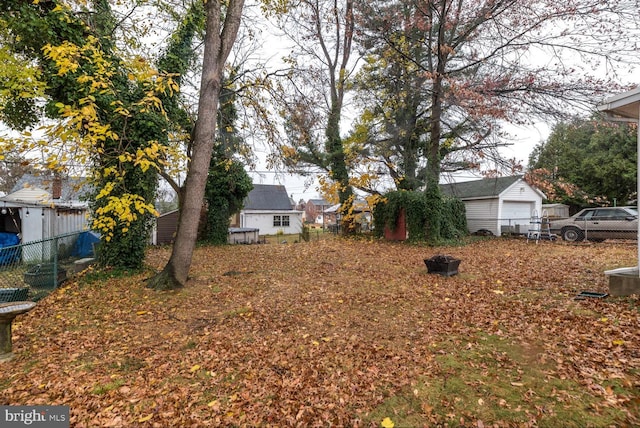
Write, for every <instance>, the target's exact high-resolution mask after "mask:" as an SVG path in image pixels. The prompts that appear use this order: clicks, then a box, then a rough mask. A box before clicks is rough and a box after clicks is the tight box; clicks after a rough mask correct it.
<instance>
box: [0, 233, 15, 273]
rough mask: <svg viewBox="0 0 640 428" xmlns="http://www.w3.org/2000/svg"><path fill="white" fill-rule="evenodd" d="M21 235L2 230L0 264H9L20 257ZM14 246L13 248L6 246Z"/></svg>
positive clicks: (0, 235)
mask: <svg viewBox="0 0 640 428" xmlns="http://www.w3.org/2000/svg"><path fill="white" fill-rule="evenodd" d="M19 244H20V237H19V236H18V235H17V234H16V233H9V232H0V264H1V265H8V264H10V263H13V262H15V261H17V260H18V259H19V258H20V247H16V245H19ZM6 247H13V248H6Z"/></svg>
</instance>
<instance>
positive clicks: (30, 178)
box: [12, 174, 91, 201]
mask: <svg viewBox="0 0 640 428" xmlns="http://www.w3.org/2000/svg"><path fill="white" fill-rule="evenodd" d="M61 184H62V189H61V190H62V193H61V195H60V200H63V201H80V200H84V199H86V197H87V196H88V195H89V194H90V192H91V188H90V186H89V185H88V184H86V182H85V179H84V178H81V177H65V178H63V179H62V183H61ZM29 187H33V188H38V189H42V190H44V191H46V192H48V193H49V194H50V195H51V194H52V193H53V179H52V178H51V177H48V176H44V175H35V174H24V175H23V176H22V177H20V179H19V180H18V181H17V182H16V185H15V186H13V189H12V192H17V191H19V190H21V189H23V188H29Z"/></svg>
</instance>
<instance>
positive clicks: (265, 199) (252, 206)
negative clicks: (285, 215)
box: [243, 184, 293, 211]
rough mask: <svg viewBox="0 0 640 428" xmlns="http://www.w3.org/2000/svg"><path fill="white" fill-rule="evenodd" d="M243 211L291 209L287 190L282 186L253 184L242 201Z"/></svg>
mask: <svg viewBox="0 0 640 428" xmlns="http://www.w3.org/2000/svg"><path fill="white" fill-rule="evenodd" d="M243 209H244V210H278V211H281V210H285V211H289V210H292V209H293V205H292V204H291V200H290V199H289V195H288V194H287V189H286V188H285V187H284V186H282V185H273V184H254V185H253V190H251V191H250V192H249V194H248V195H247V197H246V198H245V199H244V208H243Z"/></svg>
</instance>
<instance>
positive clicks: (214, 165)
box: [204, 146, 253, 245]
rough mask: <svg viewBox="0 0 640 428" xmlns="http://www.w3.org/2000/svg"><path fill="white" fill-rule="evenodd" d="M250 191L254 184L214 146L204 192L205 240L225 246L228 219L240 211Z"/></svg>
mask: <svg viewBox="0 0 640 428" xmlns="http://www.w3.org/2000/svg"><path fill="white" fill-rule="evenodd" d="M251 189H253V182H252V180H251V177H249V175H248V174H247V172H246V171H245V170H244V166H243V165H242V164H241V163H240V162H238V161H236V160H234V159H229V158H228V157H227V156H226V155H225V154H224V151H223V149H222V147H221V146H218V147H216V151H215V152H214V153H213V156H212V158H211V168H210V169H209V178H208V180H207V187H206V190H205V200H206V201H207V223H206V225H205V228H204V241H206V242H208V243H211V244H216V245H220V244H226V243H227V236H228V233H229V222H230V218H231V216H232V215H234V214H236V213H238V212H239V211H240V210H241V209H242V202H243V201H244V198H245V197H246V196H247V195H248V194H249V192H250V191H251Z"/></svg>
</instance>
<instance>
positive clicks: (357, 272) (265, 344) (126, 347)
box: [0, 239, 640, 428]
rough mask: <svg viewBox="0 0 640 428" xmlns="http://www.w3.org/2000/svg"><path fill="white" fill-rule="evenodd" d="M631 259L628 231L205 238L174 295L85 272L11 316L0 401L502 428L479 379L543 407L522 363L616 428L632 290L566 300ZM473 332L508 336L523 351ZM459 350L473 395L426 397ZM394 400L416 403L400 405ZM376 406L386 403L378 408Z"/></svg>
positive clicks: (91, 414)
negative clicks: (304, 239)
mask: <svg viewBox="0 0 640 428" xmlns="http://www.w3.org/2000/svg"><path fill="white" fill-rule="evenodd" d="M437 254H447V255H451V256H453V257H455V258H458V259H460V260H462V262H461V264H460V268H459V274H458V275H455V276H452V277H443V276H440V275H434V274H428V273H427V269H426V267H425V264H424V259H426V258H429V257H432V256H434V255H437ZM168 257H169V250H168V249H163V248H158V249H151V250H150V251H149V253H148V260H147V262H148V264H149V265H150V266H151V267H152V268H153V269H158V270H159V269H161V268H162V267H163V266H164V264H165V263H166V260H167V259H168ZM635 258H636V249H635V243H631V244H629V243H624V242H623V243H608V242H607V243H600V244H593V245H568V244H564V243H562V242H540V243H538V244H535V243H532V242H529V243H527V242H526V241H525V240H502V239H491V240H483V241H478V242H475V243H472V244H469V245H466V246H460V247H449V248H431V247H422V246H412V245H407V244H397V243H388V242H369V241H366V240H343V239H333V240H326V241H318V242H310V243H301V244H283V245H274V244H268V245H241V246H225V247H200V248H198V249H197V250H196V253H195V255H194V262H193V265H192V269H191V278H190V281H189V283H188V286H187V287H186V288H185V289H183V290H180V291H176V292H154V291H152V290H149V289H147V288H145V285H146V283H145V280H146V279H148V278H149V276H150V275H151V274H152V273H150V272H147V273H146V274H140V275H136V276H132V277H128V278H123V277H120V278H107V277H106V276H104V277H103V278H104V279H101V280H95V279H94V280H89V277H86V278H83V277H79V278H76V279H73V280H71V281H69V282H67V283H65V285H64V286H63V287H62V288H60V289H58V290H56V291H55V292H54V293H52V294H51V295H50V296H48V297H47V298H46V299H44V300H42V301H40V302H39V303H38V305H37V306H36V308H35V309H34V310H32V311H31V312H29V313H28V314H25V315H21V316H20V317H19V318H17V319H16V321H15V322H14V328H13V351H14V354H15V355H16V357H15V359H14V360H13V361H10V362H6V363H3V364H2V365H1V368H2V376H1V378H0V403H1V404H9V405H27V404H29V405H33V404H48V405H52V404H61V405H68V406H70V411H71V425H72V426H73V427H133V426H150V427H161V428H164V427H213V426H274V427H283V426H301V427H311V426H377V427H379V426H395V427H400V426H403V425H402V424H401V423H399V422H398V421H399V420H402V419H403V418H405V420H409V419H407V418H412V419H410V420H413V421H419V422H418V423H417V424H416V425H417V426H444V425H447V424H450V426H460V425H465V424H466V425H468V426H508V425H509V424H508V423H507V422H504V423H503V422H501V421H500V420H493V421H488V420H483V419H482V418H481V416H480V415H481V413H480V412H482V411H484V410H483V409H486V408H488V407H496V408H497V407H503V408H505V409H507V408H510V406H511V407H513V408H512V409H511V410H513V411H519V410H520V409H519V408H518V407H517V406H515V404H514V405H511V403H509V400H510V398H508V397H506V398H505V397H503V396H501V395H500V396H498V395H496V394H495V393H491V394H494V395H491V394H489V393H488V392H487V391H491V390H490V389H488V385H490V384H491V382H495V381H497V380H500V379H504V381H505V383H504V384H505V385H506V388H510V389H511V393H514V394H519V395H521V396H522V397H523V399H528V400H529V402H531V403H536V401H534V399H533V397H535V394H538V395H540V392H539V391H536V388H535V387H534V386H532V385H531V382H530V381H529V380H528V379H527V378H526V377H525V374H524V372H523V371H524V369H525V368H526V367H525V366H526V365H530V366H531V367H539V368H540V370H541V372H542V373H544V378H545V379H544V381H545V382H552V381H553V379H559V380H562V379H566V380H568V381H571V382H575V385H577V386H576V390H565V389H560V388H555V389H554V390H553V398H552V401H553V403H557V406H556V407H554V410H553V411H554V412H556V413H557V412H558V411H561V410H562V407H563V406H564V407H567V406H569V405H570V406H576V404H575V400H574V399H573V398H572V397H575V396H577V395H579V394H586V396H588V397H591V398H590V399H592V402H593V405H592V406H591V408H589V409H584V412H594V413H598V412H600V413H601V412H603V411H604V410H603V409H616V410H619V411H620V413H619V414H620V415H621V416H620V417H619V420H616V421H611V424H612V425H617V424H621V425H624V424H627V425H633V424H636V423H640V420H639V419H638V413H637V410H638V403H639V402H640V392H638V389H639V388H640V371H639V370H640V321H639V314H640V310H639V309H640V305H639V303H638V298H637V296H633V297H627V298H612V297H609V298H606V299H585V300H575V299H574V297H575V296H576V295H577V294H578V293H580V292H581V291H583V290H588V291H595V292H606V291H607V289H608V288H607V287H608V286H607V282H606V280H605V277H604V274H603V272H604V271H605V270H607V269H613V268H617V267H622V266H633V265H635V264H636V261H635V260H636V259H635ZM478 338H491V339H492V340H493V339H494V338H495V339H497V340H501V341H505V342H508V343H509V346H512V347H517V349H519V350H520V351H521V352H520V353H521V354H522V358H523V361H525V362H526V363H525V364H524V365H522V364H520V363H519V364H516V363H515V362H514V360H513V358H509V356H508V355H507V354H506V353H505V352H503V351H500V350H498V349H493V348H488V346H489V345H483V344H482V343H481V340H480V339H478ZM465 352H466V354H463V353H465ZM474 352H477V353H478V355H480V356H481V357H478V356H477V355H476V354H474ZM483 354H487V355H486V358H484V357H482V355H483ZM459 355H468V356H469V358H472V357H473V359H470V360H469V361H470V363H469V367H470V368H473V369H474V370H479V371H480V372H481V373H483V375H486V379H485V380H478V381H473V382H467V385H466V387H468V388H472V389H473V391H474V392H477V394H478V396H477V398H474V399H473V401H472V402H471V403H470V405H472V406H473V407H471V408H472V409H475V410H469V411H467V412H466V413H461V412H459V411H457V410H456V407H455V406H456V405H457V404H456V400H458V401H460V399H458V398H456V397H453V396H451V397H446V398H441V399H439V400H438V402H431V401H429V400H428V399H421V398H420V397H421V394H422V389H421V388H422V386H421V385H425V384H428V383H432V384H434V385H435V384H437V382H441V383H442V385H444V384H445V383H446V382H449V383H451V382H452V379H453V378H454V376H458V375H459V373H457V372H456V370H457V371H459V370H460V369H458V368H456V367H458V366H454V365H453V364H450V365H448V366H447V365H446V364H445V361H449V360H451V358H456V357H457V356H459ZM447 358H448V359H447ZM493 367H497V369H496V370H494V369H493ZM483 379H484V378H483ZM612 381H615V384H612V383H611V382H612ZM438 385H439V384H438ZM612 385H614V386H612ZM449 386H450V385H449ZM395 396H402V397H408V398H406V400H411V399H413V400H418V401H417V403H418V404H417V405H416V406H414V407H413V409H414V410H412V411H411V412H410V413H411V414H407V412H404V413H401V412H400V410H398V409H401V408H402V405H400V404H399V405H398V406H396V405H395V404H393V403H394V401H393V397H395ZM390 400H391V401H390ZM572 400H574V401H572ZM385 403H387V404H388V403H392V404H391V405H387V407H382V409H384V410H380V409H381V407H380V406H382V405H384V404H385ZM568 403H573V404H568ZM538 407H541V406H538ZM415 409H417V410H415ZM437 409H449V410H443V411H440V410H437ZM532 409H533V410H530V409H526V415H525V416H526V418H525V420H526V423H523V425H526V426H537V425H536V424H538V423H540V422H544V420H545V418H547V417H551V416H550V411H549V410H548V408H544V409H542V408H540V409H537V408H536V407H534V406H533V405H532ZM536 409H537V410H536ZM580 411H582V410H580ZM393 412H395V413H396V414H394V413H393ZM523 414H524V410H523ZM492 424H493V425H492Z"/></svg>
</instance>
